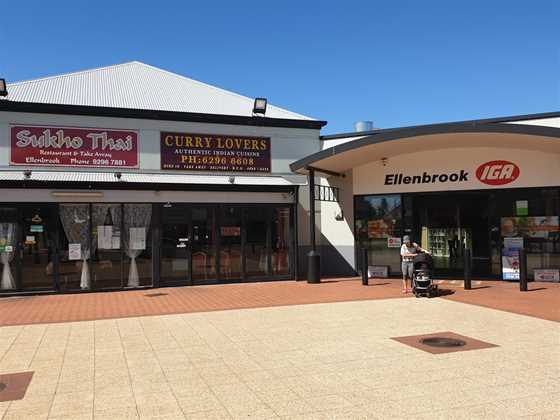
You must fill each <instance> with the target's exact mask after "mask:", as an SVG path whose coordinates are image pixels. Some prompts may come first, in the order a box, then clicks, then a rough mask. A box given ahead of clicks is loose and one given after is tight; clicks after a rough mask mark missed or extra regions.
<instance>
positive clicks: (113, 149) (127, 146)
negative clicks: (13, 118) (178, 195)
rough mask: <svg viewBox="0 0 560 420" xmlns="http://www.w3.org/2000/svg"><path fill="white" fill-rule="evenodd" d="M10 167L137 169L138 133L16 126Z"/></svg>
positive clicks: (13, 127)
mask: <svg viewBox="0 0 560 420" xmlns="http://www.w3.org/2000/svg"><path fill="white" fill-rule="evenodd" d="M10 165H26V166H28V165H37V166H76V167H93V168H137V167H138V134H137V133H136V132H135V131H123V130H107V129H103V128H101V129H96V128H72V127H38V126H12V127H11V151H10Z"/></svg>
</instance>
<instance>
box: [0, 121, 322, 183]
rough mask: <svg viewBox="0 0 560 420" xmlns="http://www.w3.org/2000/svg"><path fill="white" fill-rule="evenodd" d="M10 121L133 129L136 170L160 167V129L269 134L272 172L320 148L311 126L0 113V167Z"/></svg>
mask: <svg viewBox="0 0 560 420" xmlns="http://www.w3.org/2000/svg"><path fill="white" fill-rule="evenodd" d="M11 124H17V125H45V126H49V125H50V126H63V127H64V126H68V127H91V128H106V129H111V128H112V129H124V130H137V131H138V139H139V148H140V169H141V170H148V171H159V170H160V157H159V150H160V131H175V132H185V133H189V132H190V133H205V134H206V133H207V134H224V135H225V134H232V135H239V136H242V135H243V136H263V137H270V138H271V160H272V174H288V173H291V171H290V168H289V165H290V163H292V162H294V161H296V160H298V159H301V158H303V157H304V156H307V155H309V154H311V153H315V152H317V151H319V150H320V148H321V142H320V140H319V130H312V129H303V128H283V127H255V126H241V125H227V124H205V123H190V122H175V121H157V120H141V119H127V118H109V117H93V116H73V115H53V114H31V113H19V112H0V168H2V167H7V166H9V159H10V154H9V153H10V130H9V127H10V125H11ZM69 170H73V169H69ZM76 170H80V169H76ZM81 170H84V168H81ZM127 171H128V169H127ZM132 171H134V169H132ZM172 172H174V173H176V172H179V171H172ZM197 173H202V172H197ZM252 175H253V174H252Z"/></svg>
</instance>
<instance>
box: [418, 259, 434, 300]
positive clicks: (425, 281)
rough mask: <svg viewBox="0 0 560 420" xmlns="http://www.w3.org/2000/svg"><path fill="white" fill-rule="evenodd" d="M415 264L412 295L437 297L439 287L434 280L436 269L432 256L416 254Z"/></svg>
mask: <svg viewBox="0 0 560 420" xmlns="http://www.w3.org/2000/svg"><path fill="white" fill-rule="evenodd" d="M413 264H414V274H413V276H412V293H414V296H416V297H420V296H426V297H432V296H437V292H438V287H437V285H436V284H434V282H433V279H432V276H433V269H434V263H433V260H432V256H431V255H430V254H425V253H420V254H416V256H415V257H414V261H413Z"/></svg>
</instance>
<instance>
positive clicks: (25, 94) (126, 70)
mask: <svg viewBox="0 0 560 420" xmlns="http://www.w3.org/2000/svg"><path fill="white" fill-rule="evenodd" d="M5 99H8V100H12V101H19V102H34V103H46V104H63V105H81V106H97V107H111V108H128V109H143V110H154V111H172V112H194V113H203V114H221V115H240V116H247V117H249V116H251V115H252V111H253V104H254V99H253V98H249V97H246V96H242V95H239V94H237V93H233V92H230V91H227V90H224V89H220V88H217V87H215V86H211V85H207V84H205V83H202V82H198V81H196V80H193V79H189V78H188V77H184V76H181V75H179V74H175V73H171V72H169V71H166V70H162V69H159V68H157V67H153V66H150V65H147V64H144V63H140V62H138V61H132V62H130V63H124V64H117V65H113V66H108V67H101V68H97V69H92V70H85V71H80V72H75V73H68V74H62V75H59V76H52V77H46V78H41V79H35V80H29V81H25V82H18V83H10V84H8V96H7V97H6V98H5ZM0 100H1V99H0ZM266 117H269V118H286V119H298V120H312V118H309V117H306V116H304V115H300V114H296V113H294V112H290V111H287V110H285V109H282V108H278V107H275V106H273V105H270V104H269V105H268V107H267V110H266Z"/></svg>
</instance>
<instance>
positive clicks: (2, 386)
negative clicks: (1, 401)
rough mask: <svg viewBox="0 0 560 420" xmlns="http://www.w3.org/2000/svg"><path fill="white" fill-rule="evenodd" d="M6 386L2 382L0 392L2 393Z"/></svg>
mask: <svg viewBox="0 0 560 420" xmlns="http://www.w3.org/2000/svg"><path fill="white" fill-rule="evenodd" d="M7 386H8V385H6V384H5V383H3V382H0V392H2V391H4V390H5V389H6V387H7Z"/></svg>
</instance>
